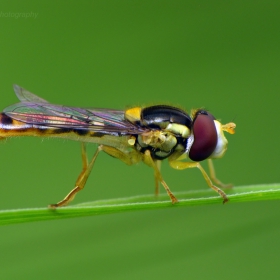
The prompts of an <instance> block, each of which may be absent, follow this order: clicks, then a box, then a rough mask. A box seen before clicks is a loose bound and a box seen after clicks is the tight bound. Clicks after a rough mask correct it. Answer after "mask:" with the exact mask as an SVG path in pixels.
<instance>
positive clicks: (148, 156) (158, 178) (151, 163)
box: [143, 150, 178, 204]
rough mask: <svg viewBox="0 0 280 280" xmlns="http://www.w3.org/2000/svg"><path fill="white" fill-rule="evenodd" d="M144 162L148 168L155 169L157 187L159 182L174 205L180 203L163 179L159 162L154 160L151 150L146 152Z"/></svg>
mask: <svg viewBox="0 0 280 280" xmlns="http://www.w3.org/2000/svg"><path fill="white" fill-rule="evenodd" d="M143 161H144V163H146V164H147V165H148V166H150V167H152V168H153V169H154V174H155V180H156V187H157V184H158V182H161V184H162V185H163V187H164V188H165V190H166V192H167V194H168V195H169V197H170V199H171V201H172V203H173V204H174V203H176V202H178V200H177V198H176V197H175V195H174V194H173V193H172V192H171V190H170V189H169V187H168V186H167V184H166V183H165V181H164V180H163V179H162V176H161V173H160V170H159V167H158V164H157V161H155V160H153V159H152V156H151V152H150V151H149V150H146V151H145V154H144V158H143Z"/></svg>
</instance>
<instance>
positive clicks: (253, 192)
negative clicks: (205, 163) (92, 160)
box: [0, 184, 280, 225]
mask: <svg viewBox="0 0 280 280" xmlns="http://www.w3.org/2000/svg"><path fill="white" fill-rule="evenodd" d="M213 195H215V193H214V192H213V191H212V190H211V189H206V190H200V191H188V192H182V193H176V197H177V198H178V199H179V203H177V204H175V205H172V204H171V202H170V200H169V198H168V197H167V195H160V196H159V197H158V198H155V197H154V196H153V195H145V196H135V197H128V198H118V199H110V200H101V201H93V202H87V203H82V204H78V205H75V206H68V207H64V208H59V209H56V210H50V209H48V208H32V209H13V210H2V211H0V225H8V224H17V223H26V222H34V221H45V220H55V219H68V218H74V217H85V216H94V215H102V214H110V213H118V212H125V211H132V210H145V209H146V210H150V209H160V208H167V207H170V208H174V207H186V206H198V205H206V204H217V203H220V204H222V199H221V198H220V197H219V196H213ZM227 195H228V197H229V200H230V201H229V203H235V202H249V201H258V200H275V199H280V184H269V185H252V186H243V187H234V188H232V189H230V190H227Z"/></svg>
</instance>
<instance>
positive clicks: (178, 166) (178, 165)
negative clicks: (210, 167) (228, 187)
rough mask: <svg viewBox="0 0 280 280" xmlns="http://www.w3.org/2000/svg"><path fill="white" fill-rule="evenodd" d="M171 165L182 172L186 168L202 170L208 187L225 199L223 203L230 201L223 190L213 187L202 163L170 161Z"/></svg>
mask: <svg viewBox="0 0 280 280" xmlns="http://www.w3.org/2000/svg"><path fill="white" fill-rule="evenodd" d="M169 164H170V166H171V167H172V168H174V169H177V170H182V169H186V168H194V167H196V168H198V169H199V170H200V172H201V173H202V175H203V177H204V179H205V181H206V183H207V184H208V186H209V187H210V188H211V189H212V190H214V191H215V192H217V193H218V194H219V195H220V196H221V197H222V198H223V203H226V202H227V201H228V198H227V196H226V194H225V193H224V192H223V191H222V190H221V189H219V188H218V187H216V186H215V185H213V183H212V181H211V179H210V178H209V176H208V175H207V173H206V172H205V170H204V169H203V168H202V166H201V165H200V163H198V162H182V161H178V160H170V161H169Z"/></svg>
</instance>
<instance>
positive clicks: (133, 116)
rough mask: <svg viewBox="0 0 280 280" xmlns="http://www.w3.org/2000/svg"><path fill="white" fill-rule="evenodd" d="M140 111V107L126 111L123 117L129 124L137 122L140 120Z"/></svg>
mask: <svg viewBox="0 0 280 280" xmlns="http://www.w3.org/2000/svg"><path fill="white" fill-rule="evenodd" d="M141 111H142V109H141V107H134V108H130V109H127V110H126V111H125V113H124V117H125V119H126V120H128V121H130V122H131V123H135V122H137V121H138V122H139V121H140V120H141Z"/></svg>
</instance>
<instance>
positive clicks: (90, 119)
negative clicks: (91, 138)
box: [4, 86, 146, 135]
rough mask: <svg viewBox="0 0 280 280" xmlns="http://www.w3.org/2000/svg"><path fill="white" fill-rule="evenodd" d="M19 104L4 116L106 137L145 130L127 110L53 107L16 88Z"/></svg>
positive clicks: (10, 107) (6, 111) (9, 108)
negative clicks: (134, 120)
mask: <svg viewBox="0 0 280 280" xmlns="http://www.w3.org/2000/svg"><path fill="white" fill-rule="evenodd" d="M14 89H15V92H16V95H17V97H18V98H19V99H20V101H21V102H20V103H17V104H14V105H11V106H9V107H7V108H5V109H4V113H5V114H6V115H8V116H9V117H11V118H13V119H16V120H18V121H21V122H24V123H28V124H34V125H38V126H47V127H54V128H68V129H80V130H89V131H94V132H101V133H104V134H114V135H115V134H116V133H117V134H121V135H125V134H139V133H142V132H144V131H146V130H145V129H144V128H141V127H140V126H136V125H134V124H132V123H130V122H128V121H127V120H125V118H124V111H121V110H111V109H86V108H75V107H66V106H62V105H54V104H50V103H48V102H47V101H46V100H44V99H42V98H40V97H38V96H36V95H35V94H33V93H31V92H29V91H27V90H25V89H23V88H21V87H19V86H14Z"/></svg>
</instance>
